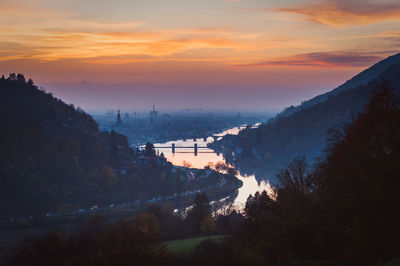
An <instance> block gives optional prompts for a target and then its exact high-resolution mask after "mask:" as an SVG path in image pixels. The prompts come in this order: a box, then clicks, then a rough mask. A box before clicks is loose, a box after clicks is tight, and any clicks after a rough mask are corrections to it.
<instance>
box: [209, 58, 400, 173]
mask: <svg viewBox="0 0 400 266" xmlns="http://www.w3.org/2000/svg"><path fill="white" fill-rule="evenodd" d="M399 57H400V55H397V57H396V56H395V57H393V58H394V59H396V58H399ZM393 58H391V59H393ZM389 59H390V58H389ZM394 59H393V60H394ZM387 60H388V59H387ZM393 60H389V61H388V62H389V63H390V62H393ZM388 62H385V64H383V65H380V64H379V63H378V64H377V65H378V66H380V67H379V68H377V67H376V66H374V67H375V68H376V69H375V68H374V67H372V68H371V69H372V70H374V72H373V73H374V75H377V74H376V72H377V71H378V70H381V71H382V72H380V74H379V75H377V78H375V79H372V80H371V81H370V82H368V83H367V84H366V85H361V86H358V87H354V88H348V87H346V89H340V90H339V91H338V92H335V93H331V94H329V96H328V97H326V99H325V101H323V102H320V103H314V104H309V106H308V107H304V108H299V110H297V111H295V112H293V113H292V114H290V115H289V114H286V115H282V116H277V118H275V119H274V120H272V121H271V122H270V123H267V124H263V125H261V126H260V127H259V128H255V129H252V128H248V129H245V130H243V131H242V132H240V133H239V135H237V136H229V135H228V136H226V137H224V138H223V139H222V140H220V141H218V142H216V143H213V144H212V145H211V147H212V148H214V149H215V150H218V151H222V152H224V155H225V157H226V159H227V161H228V162H231V163H232V164H235V166H237V167H238V168H239V169H242V168H246V166H247V165H248V164H249V163H250V164H251V163H253V162H259V163H260V164H262V165H268V166H269V167H270V168H271V169H277V168H279V167H280V166H282V163H283V162H285V161H287V160H288V159H291V158H295V157H297V156H302V155H306V156H307V159H308V160H311V161H312V159H314V158H316V157H318V156H321V155H322V150H323V148H324V147H325V139H326V134H327V133H328V131H329V130H330V129H331V128H334V127H340V126H341V125H342V124H343V123H347V122H349V121H351V120H352V119H354V118H355V117H356V116H357V114H358V113H359V112H360V111H361V110H362V107H363V106H364V105H365V104H366V103H367V102H368V98H369V95H370V93H371V91H373V90H374V89H375V88H376V87H377V86H379V85H380V84H382V83H387V84H388V85H390V86H393V87H395V88H399V87H400V64H394V65H390V66H388ZM394 62H396V61H394ZM384 67H387V68H384ZM371 69H370V71H372V70H371ZM366 73H370V72H368V71H366ZM360 75H361V74H360ZM361 76H362V77H364V76H365V73H364V72H363V73H362V75H361ZM364 79H365V77H364ZM353 83H354V82H353Z"/></svg>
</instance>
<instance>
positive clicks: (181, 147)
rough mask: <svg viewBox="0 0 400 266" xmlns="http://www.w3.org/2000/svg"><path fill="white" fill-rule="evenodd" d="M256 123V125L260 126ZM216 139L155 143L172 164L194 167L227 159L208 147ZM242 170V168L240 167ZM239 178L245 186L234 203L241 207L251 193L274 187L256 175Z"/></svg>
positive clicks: (224, 132) (233, 130)
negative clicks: (195, 148)
mask: <svg viewBox="0 0 400 266" xmlns="http://www.w3.org/2000/svg"><path fill="white" fill-rule="evenodd" d="M258 125H259V124H256V125H255V126H258ZM243 128H244V126H241V127H240V128H239V127H235V128H231V129H228V130H225V131H223V132H221V133H220V134H216V135H214V136H217V137H222V136H224V135H226V134H232V135H236V134H238V133H239V131H240V130H241V129H243ZM213 141H214V138H213V137H208V138H207V139H206V140H204V139H199V138H198V139H195V140H194V139H187V140H176V141H169V142H165V143H155V144H154V146H155V147H156V150H158V151H159V152H160V153H164V156H165V157H166V158H167V159H168V161H170V162H171V163H172V164H174V165H177V166H184V165H185V166H187V165H188V164H190V165H191V167H194V168H204V166H206V165H207V164H209V163H214V164H215V163H216V162H219V161H225V159H224V157H223V155H222V154H217V153H215V152H214V151H213V150H212V149H209V148H207V144H208V143H211V142H213ZM172 144H175V153H173V152H172ZM195 144H197V147H198V152H197V155H195V153H194V146H195ZM239 170H240V169H239ZM238 178H239V179H240V180H241V181H243V186H242V187H241V188H239V190H238V192H237V193H235V195H233V196H235V197H236V198H235V199H234V200H233V205H234V206H235V207H237V208H239V209H242V208H244V206H245V203H246V200H247V198H248V197H249V195H250V194H254V193H255V192H257V191H260V192H261V191H263V190H267V191H268V192H272V188H271V186H270V184H269V181H265V180H261V182H258V181H257V180H256V178H255V176H254V175H245V174H243V175H242V174H239V175H238Z"/></svg>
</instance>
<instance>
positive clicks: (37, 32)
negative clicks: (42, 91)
mask: <svg viewBox="0 0 400 266" xmlns="http://www.w3.org/2000/svg"><path fill="white" fill-rule="evenodd" d="M399 47H400V1H399V0H375V1H366V0H356V1H355V0H346V1H341V0H328V1H313V0H281V1H276V0H201V1H198V0H196V1H195V0H140V1H139V0H113V1H107V0H64V1H62V0H24V1H22V0H0V73H5V74H7V73H9V72H20V73H24V74H25V76H27V77H31V78H32V79H33V80H34V81H35V83H37V84H39V85H41V86H44V87H45V88H46V90H47V91H51V92H53V93H54V94H55V96H57V97H60V98H62V99H63V100H65V101H66V102H68V103H74V104H75V105H77V106H81V107H82V108H84V109H86V110H92V109H102V108H104V109H112V108H121V109H125V110H127V109H149V108H150V107H151V105H152V104H156V105H157V106H158V107H159V108H160V109H171V108H172V109H179V108H188V107H193V108H230V109H234V108H237V109H259V110H262V109H268V110H277V109H279V108H282V107H285V106H288V105H291V104H299V103H300V101H301V100H305V99H308V98H310V97H312V96H315V95H317V94H319V93H321V92H325V91H328V90H331V89H333V88H334V87H335V86H337V85H340V84H341V83H343V82H344V81H346V80H347V79H349V78H351V77H352V76H354V75H355V74H357V73H358V72H360V71H361V70H363V69H364V68H366V67H368V66H370V65H372V64H374V63H376V62H377V61H379V60H380V59H383V58H385V57H386V56H389V55H392V54H395V53H397V52H399Z"/></svg>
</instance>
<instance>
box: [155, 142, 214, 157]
mask: <svg viewBox="0 0 400 266" xmlns="http://www.w3.org/2000/svg"><path fill="white" fill-rule="evenodd" d="M154 148H155V149H159V150H162V149H171V152H172V153H173V154H175V153H194V155H195V156H196V155H197V154H198V153H214V151H210V149H209V148H208V147H207V146H198V145H197V143H195V144H194V145H193V146H176V145H175V143H172V144H171V146H155V147H154ZM177 150H180V151H177ZM182 150H183V151H182ZM188 150H193V152H191V151H188Z"/></svg>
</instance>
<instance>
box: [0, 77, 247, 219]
mask: <svg viewBox="0 0 400 266" xmlns="http://www.w3.org/2000/svg"><path fill="white" fill-rule="evenodd" d="M206 174H207V178H204V179H201V178H200V177H202V176H205V175H206ZM222 176H225V177H227V178H228V179H229V180H231V181H232V182H233V183H234V184H235V185H234V186H233V187H232V189H235V188H236V186H237V185H240V184H239V183H237V184H236V183H235V182H236V181H237V180H236V178H234V177H232V176H230V177H228V175H224V174H221V173H216V172H215V171H208V172H206V171H205V170H198V171H195V172H191V170H190V169H189V170H184V169H175V168H174V167H173V166H172V165H171V164H170V163H168V162H167V161H166V159H165V158H163V157H159V156H157V155H156V153H155V151H154V146H153V145H151V144H149V145H148V146H147V148H146V149H145V150H144V151H143V152H139V151H138V150H133V149H131V148H130V147H129V145H128V141H127V138H126V137H125V136H124V135H121V134H118V133H116V132H114V131H111V132H100V131H99V129H98V127H97V124H96V122H95V121H94V120H93V118H92V117H91V116H90V115H88V114H86V113H85V112H84V111H82V110H81V109H80V108H75V107H74V106H73V105H67V104H65V103H64V102H62V101H61V100H60V99H57V98H55V97H53V96H52V95H51V94H50V93H46V92H45V91H43V90H41V89H39V88H37V87H36V86H35V85H34V84H33V82H32V80H28V81H26V80H25V78H24V76H23V75H21V74H18V75H15V74H10V76H9V77H8V78H5V77H4V76H3V77H2V78H1V79H0V182H1V186H0V217H2V216H16V215H26V214H28V215H32V214H43V213H46V212H50V211H52V212H53V211H56V212H64V211H70V210H76V209H79V208H88V207H90V206H92V205H99V204H111V203H117V202H129V201H134V200H138V199H140V200H145V199H151V198H152V197H159V196H167V195H172V194H174V193H181V192H185V191H187V190H194V189H196V190H198V189H203V188H206V187H207V188H213V186H214V187H217V183H218V182H219V180H220V178H221V177H222ZM189 179H190V180H189ZM223 179H224V178H223ZM228 179H226V180H228ZM226 184H231V183H230V182H227V183H226Z"/></svg>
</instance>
